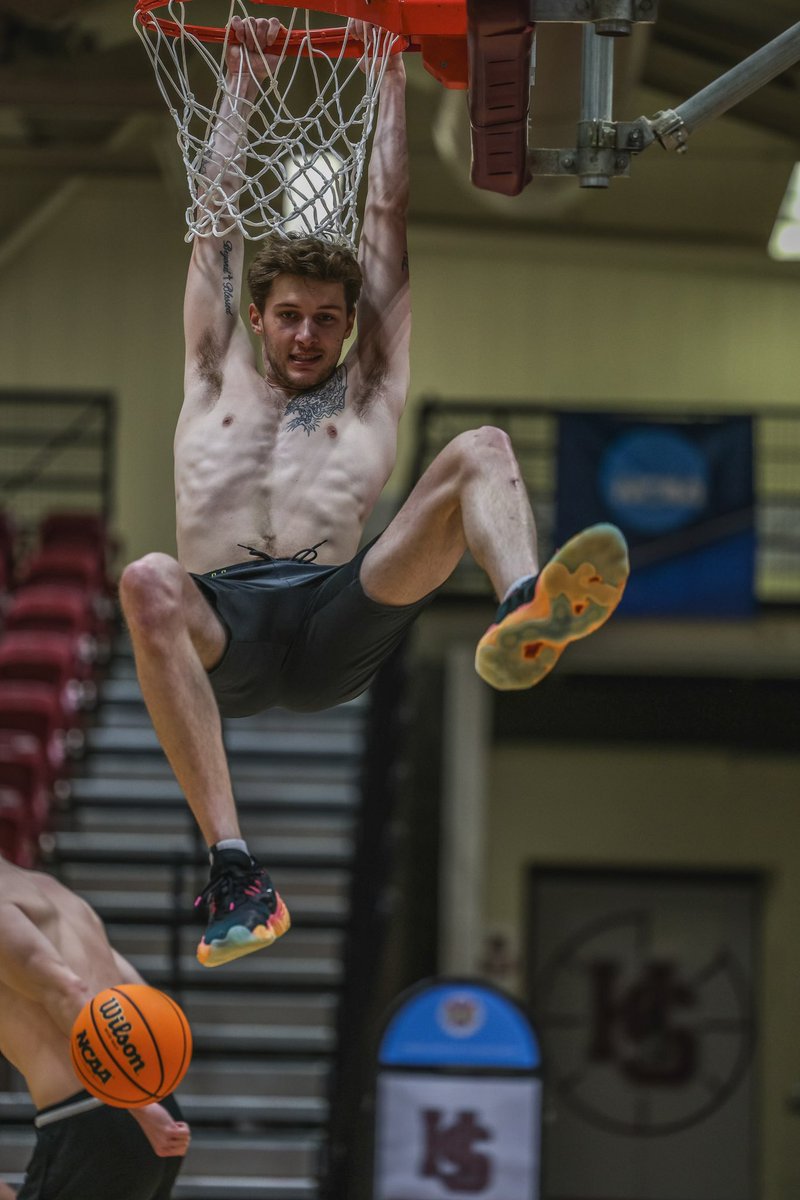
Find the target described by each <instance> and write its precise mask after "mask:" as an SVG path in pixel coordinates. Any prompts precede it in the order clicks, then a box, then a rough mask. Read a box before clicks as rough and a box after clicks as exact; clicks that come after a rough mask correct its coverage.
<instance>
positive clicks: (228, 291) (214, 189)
mask: <svg viewBox="0 0 800 1200" xmlns="http://www.w3.org/2000/svg"><path fill="white" fill-rule="evenodd" d="M281 29H282V26H281V24H280V22H279V21H278V20H277V19H275V18H272V19H270V20H264V19H258V20H254V19H250V20H247V21H243V20H242V19H241V18H240V17H235V18H234V19H233V21H232V22H231V31H230V39H229V45H228V54H227V63H226V65H227V71H228V78H227V89H226V92H227V94H226V95H225V96H224V97H223V100H222V102H221V105H220V109H219V113H218V116H217V119H216V123H215V126H214V131H213V133H212V136H211V139H210V142H209V148H208V152H207V154H206V158H205V161H204V163H203V167H202V179H203V185H202V186H204V187H205V194H204V195H203V196H202V199H203V203H204V204H205V205H206V206H207V207H209V208H217V209H218V210H220V211H221V212H223V211H224V210H226V208H228V207H230V208H232V209H233V210H234V211H235V192H236V189H237V187H238V186H239V182H240V178H241V175H240V173H241V171H242V170H243V168H244V159H245V157H246V153H247V121H248V118H249V115H250V112H251V108H252V102H253V99H254V98H255V96H256V94H257V90H258V79H259V77H263V75H264V74H265V73H266V70H267V69H269V66H270V63H271V61H274V60H271V58H270V57H269V56H264V55H263V54H262V53H261V52H262V51H263V50H264V49H266V48H267V47H268V46H271V45H272V44H273V43H274V42H275V40H276V38H277V37H278V35H279V34H280V32H281ZM225 163H227V164H228V166H227V167H225V166H224V164H225ZM237 174H238V178H237ZM243 270H244V239H243V237H242V235H241V233H240V232H239V230H238V229H236V230H232V231H231V232H229V233H227V234H225V235H224V236H222V237H214V236H209V237H196V238H195V240H194V246H193V248H192V257H191V261H190V263H189V273H188V276H187V279H186V294H185V297H184V308H183V325H184V337H185V342H186V369H185V390H186V392H187V394H189V393H196V392H198V391H201V392H207V391H208V390H209V389H211V390H212V391H214V392H216V393H217V394H219V389H220V388H221V385H222V372H223V366H224V363H225V360H226V359H227V358H228V355H229V354H230V353H231V352H233V353H241V354H249V353H250V346H249V340H248V336H247V331H246V329H245V325H244V322H243V321H242V319H241V316H240V311H239V309H240V304H241V296H242V275H243ZM214 398H216V396H215V397H214Z"/></svg>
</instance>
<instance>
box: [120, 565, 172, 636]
mask: <svg viewBox="0 0 800 1200" xmlns="http://www.w3.org/2000/svg"><path fill="white" fill-rule="evenodd" d="M185 577H186V572H185V571H184V570H183V568H182V567H181V566H180V564H179V563H178V562H176V561H175V559H174V558H170V556H169V555H168V554H157V553H155V554H146V555H145V556H144V558H139V559H137V560H136V561H135V562H132V563H130V564H129V565H128V566H127V567H126V568H125V570H124V571H123V572H122V575H121V577H120V581H119V597H120V602H121V604H122V608H123V611H124V613H125V616H126V618H127V619H128V622H129V624H134V625H137V626H140V627H142V628H143V629H146V628H148V627H149V628H152V629H156V630H157V629H163V628H164V627H165V626H168V625H171V624H173V623H174V621H175V620H176V618H178V617H179V616H180V614H181V612H182V607H183V606H182V603H181V600H182V593H183V586H184V580H185Z"/></svg>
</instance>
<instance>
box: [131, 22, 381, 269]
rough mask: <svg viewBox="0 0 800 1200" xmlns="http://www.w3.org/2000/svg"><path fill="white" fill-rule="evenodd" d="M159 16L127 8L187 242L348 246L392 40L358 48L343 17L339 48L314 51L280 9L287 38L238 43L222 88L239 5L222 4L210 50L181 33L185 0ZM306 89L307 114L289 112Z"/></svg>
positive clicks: (369, 33)
mask: <svg viewBox="0 0 800 1200" xmlns="http://www.w3.org/2000/svg"><path fill="white" fill-rule="evenodd" d="M160 8H163V9H164V10H165V16H164V17H163V18H161V17H159V18H158V19H156V18H155V17H154V16H153V15H152V14H151V13H149V12H147V13H144V14H142V15H140V14H139V12H138V11H137V13H136V15H135V17H134V28H135V29H136V32H137V33H138V34H139V37H140V38H141V40H142V43H143V44H144V46H145V49H146V51H147V54H148V56H149V58H150V61H151V63H152V65H153V69H154V71H155V76H156V80H157V83H158V86H159V89H160V91H161V94H162V95H163V97H164V99H165V101H166V103H167V107H168V108H169V111H170V114H171V116H172V119H173V120H174V122H175V125H176V127H177V130H178V145H179V147H180V150H181V154H182V156H183V162H184V165H185V167H186V179H187V183H188V187H189V196H190V204H189V207H188V208H187V210H186V224H187V226H188V231H187V234H186V240H187V242H188V241H191V240H192V239H193V238H195V237H224V236H225V235H226V234H228V233H230V232H232V231H233V230H238V231H239V232H240V233H241V234H242V235H243V236H244V237H246V238H249V239H251V240H255V241H258V240H260V239H263V238H265V237H268V236H269V234H271V233H273V232H276V233H279V234H284V235H288V234H291V233H297V232H299V233H304V234H312V235H314V236H316V237H319V238H323V239H325V240H328V241H333V242H339V243H342V242H344V243H346V244H347V245H349V246H350V247H351V248H354V247H355V244H356V239H357V234H358V213H357V202H358V192H359V186H360V183H361V178H362V175H363V171H364V165H365V162H366V150H367V142H368V140H369V135H370V132H371V130H372V125H373V121H374V117H375V112H376V108H377V101H378V93H379V91H380V86H381V82H382V80H383V76H384V72H385V71H386V66H387V64H388V61H389V54H390V51H391V49H392V46H393V44H394V42H395V40H396V35H395V34H393V33H391V32H390V31H388V30H385V29H381V28H379V27H376V26H367V27H366V33H365V37H366V42H365V43H364V44H363V45H362V43H361V42H360V41H357V40H356V39H355V38H353V37H352V33H351V30H352V25H353V22H352V21H350V20H348V22H347V25H346V27H344V28H343V37H342V38H341V40H340V44H339V45H338V46H337V47H336V48H335V49H331V50H328V49H325V48H320V47H319V46H318V45H315V42H314V38H313V30H312V28H311V27H310V25H309V17H310V14H309V12H308V10H307V9H297V8H295V9H292V10H289V9H286V10H283V12H282V20H283V25H284V28H285V29H286V33H285V34H284V33H283V32H281V33H280V34H279V35H278V39H277V41H276V42H275V44H274V45H273V46H270V47H269V51H268V52H262V51H258V50H257V51H253V52H252V53H250V52H248V51H247V49H246V48H245V47H244V46H241V47H240V50H241V54H240V56H239V66H238V76H237V77H236V78H231V80H230V81H229V79H228V73H227V70H226V66H225V61H226V53H227V49H228V37H229V30H230V23H231V20H232V19H233V18H234V17H236V16H240V17H242V18H244V19H247V18H248V17H250V16H251V15H252V14H251V13H250V12H248V10H247V8H246V6H245V3H244V0H230V11H229V13H228V20H227V23H226V25H225V31H224V35H222V34H221V36H220V45H218V46H216V47H215V46H212V45H211V44H209V43H208V42H207V40H206V39H205V38H201V37H199V36H198V35H197V33H196V32H195V31H193V29H192V28H191V27H189V26H187V20H186V8H187V4H186V3H183V2H179V0H168V2H167V3H165V4H163V5H162V6H160ZM290 14H291V15H290ZM289 16H290V19H289V20H286V19H284V18H286V17H289ZM162 26H163V27H162ZM166 28H168V30H169V32H167V31H166ZM197 28H198V27H196V26H195V27H194V29H195V30H197ZM200 32H201V33H206V34H208V33H210V32H215V31H210V30H201V31H200ZM292 35H294V36H292ZM223 36H224V40H222V37H223ZM290 38H291V39H292V45H291V46H290ZM348 44H349V45H350V48H351V56H347V53H346V51H347V48H348ZM354 45H355V46H356V47H357V49H358V54H357V55H356V57H352V54H353V46H354ZM268 64H269V65H268ZM248 68H251V72H250V73H251V74H252V75H253V76H254V79H255V80H256V83H255V86H256V87H257V94H256V95H255V97H254V98H253V99H250V98H249V97H248V99H247V100H245V99H244V98H243V96H242V95H241V94H240V91H241V90H243V88H240V87H239V86H238V85H239V84H241V83H242V74H243V72H246V71H247V69H248ZM259 76H263V79H262V80H261V81H260V82H258V77H259ZM309 76H310V78H309ZM304 93H305V105H306V106H307V107H306V110H305V111H299V109H302V108H303V107H304V104H303V102H302V98H303V96H304ZM309 95H310V96H311V99H310V103H308V99H309ZM201 96H205V98H206V102H205V103H204V102H203V101H202V100H201V99H200V97H201ZM295 109H298V111H295Z"/></svg>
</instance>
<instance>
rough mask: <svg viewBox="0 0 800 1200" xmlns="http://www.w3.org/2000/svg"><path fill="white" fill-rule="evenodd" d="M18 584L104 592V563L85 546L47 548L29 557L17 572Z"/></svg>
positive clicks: (105, 588)
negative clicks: (57, 586) (51, 585)
mask: <svg viewBox="0 0 800 1200" xmlns="http://www.w3.org/2000/svg"><path fill="white" fill-rule="evenodd" d="M19 580H20V583H21V585H23V586H28V585H33V584H47V583H56V584H71V585H73V586H75V587H78V588H81V589H82V590H83V591H86V592H92V593H104V592H106V591H107V582H106V574H105V566H104V562H103V560H102V559H101V558H98V556H97V555H96V554H95V553H94V551H93V550H91V549H89V548H88V547H85V546H59V545H53V546H48V547H46V548H45V549H43V550H39V551H38V552H37V553H36V554H33V555H32V556H31V557H30V558H29V559H28V560H27V561H26V562H25V563H24V564H23V566H22V568H21V570H20V572H19Z"/></svg>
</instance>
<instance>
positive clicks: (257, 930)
mask: <svg viewBox="0 0 800 1200" xmlns="http://www.w3.org/2000/svg"><path fill="white" fill-rule="evenodd" d="M236 857H237V858H240V859H241V863H239V862H230V861H228V862H226V863H225V864H224V866H222V868H221V869H220V868H216V869H215V870H214V873H213V874H212V877H211V880H210V882H209V883H208V885H207V887H205V888H204V889H203V891H202V892H201V893H200V895H199V896H198V897H197V899H196V900H195V908H197V907H198V906H199V905H200V904H207V905H208V909H209V921H208V927H207V929H206V931H205V933H204V934H203V937H202V939H201V941H200V944H199V945H198V947H197V960H198V962H200V963H202V965H203V966H204V967H218V966H220V965H221V964H222V963H226V962H230V960H231V959H233V958H241V957H242V955H243V954H252V952H253V951H254V950H262V949H263V948H264V947H265V946H271V945H272V943H273V942H274V941H275V940H276V938H279V937H280V936H281V935H282V934H284V933H286V931H287V929H288V928H289V926H290V925H291V920H290V917H289V910H288V909H287V907H286V905H285V904H284V903H283V901H282V900H281V898H280V896H279V895H278V893H277V892H276V891H275V888H274V887H273V886H272V880H271V879H270V877H269V875H268V874H267V872H266V870H265V869H264V868H263V867H261V866H259V864H258V863H257V862H256V861H255V859H253V858H250V856H249V855H245V854H242V855H237V856H236ZM248 864H249V865H248Z"/></svg>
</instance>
